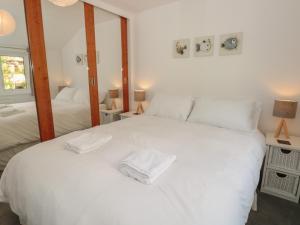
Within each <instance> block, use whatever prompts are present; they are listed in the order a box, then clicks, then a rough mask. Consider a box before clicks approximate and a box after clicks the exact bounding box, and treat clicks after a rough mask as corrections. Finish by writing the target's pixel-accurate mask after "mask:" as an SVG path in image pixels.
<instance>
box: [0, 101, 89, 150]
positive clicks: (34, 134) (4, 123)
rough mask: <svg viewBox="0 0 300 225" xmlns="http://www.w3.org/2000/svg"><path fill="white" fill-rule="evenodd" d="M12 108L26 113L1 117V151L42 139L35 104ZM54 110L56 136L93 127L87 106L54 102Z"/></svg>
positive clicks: (19, 105)
mask: <svg viewBox="0 0 300 225" xmlns="http://www.w3.org/2000/svg"><path fill="white" fill-rule="evenodd" d="M12 106H13V107H14V108H16V109H18V110H22V111H24V112H23V113H19V114H16V115H12V116H9V117H0V151H1V150H4V149H7V148H10V147H14V146H17V145H20V144H25V143H29V142H33V141H37V140H39V138H40V135H39V129H38V122H37V113H36V107H35V102H26V103H18V104H13V105H12ZM52 110H53V117H54V128H55V135H56V136H61V135H63V134H66V133H69V132H72V131H75V130H80V129H86V128H88V127H91V116H90V109H89V107H88V106H87V105H82V104H75V103H68V102H60V101H56V100H53V101H52Z"/></svg>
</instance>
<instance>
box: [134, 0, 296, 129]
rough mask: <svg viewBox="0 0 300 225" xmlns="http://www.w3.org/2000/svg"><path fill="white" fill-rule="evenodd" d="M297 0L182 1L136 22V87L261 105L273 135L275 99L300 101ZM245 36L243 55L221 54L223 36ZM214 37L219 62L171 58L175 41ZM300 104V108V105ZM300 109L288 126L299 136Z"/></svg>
mask: <svg viewBox="0 0 300 225" xmlns="http://www.w3.org/2000/svg"><path fill="white" fill-rule="evenodd" d="M299 8H300V2H299V1H298V0H287V1H282V0H264V1H260V0H223V1H219V0H181V1H178V2H176V3H173V4H169V5H166V6H162V7H159V8H155V9H152V10H148V11H144V12H142V13H140V14H138V15H137V16H136V18H135V24H134V26H135V37H134V40H135V47H134V49H135V52H134V62H135V63H134V65H135V68H134V71H135V72H134V77H135V87H136V88H144V89H147V90H148V91H147V92H148V93H150V95H151V94H152V93H153V92H156V91H165V92H173V93H177V94H192V95H194V96H201V95H208V96H229V97H230V96H246V97H255V98H257V99H259V100H260V101H262V102H263V104H264V108H263V114H262V120H261V127H262V128H263V130H268V131H272V130H274V128H275V126H276V123H277V119H276V118H273V117H272V107H273V101H274V99H275V98H285V99H286V98H287V99H295V100H298V101H300V65H299V59H300V45H299V40H300V27H299V21H300V14H299ZM232 32H244V46H243V54H242V55H237V56H219V55H218V46H219V45H220V43H219V35H221V34H224V33H225V34H226V33H232ZM203 35H215V54H214V56H213V57H204V58H193V57H191V58H188V59H173V58H172V43H173V40H176V39H181V38H190V39H191V40H192V39H193V38H194V37H197V36H203ZM299 105H300V104H299ZM299 125H300V110H298V116H297V119H296V120H292V121H289V127H290V130H291V133H294V134H300V126H299Z"/></svg>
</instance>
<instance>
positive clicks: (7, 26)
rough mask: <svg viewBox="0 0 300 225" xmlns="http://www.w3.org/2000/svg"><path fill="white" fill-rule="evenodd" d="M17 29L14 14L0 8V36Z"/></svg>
mask: <svg viewBox="0 0 300 225" xmlns="http://www.w3.org/2000/svg"><path fill="white" fill-rule="evenodd" d="M15 29H16V21H15V19H14V18H13V17H12V15H11V14H10V13H9V12H7V11H5V10H0V36H5V35H9V34H11V33H13V32H14V31H15Z"/></svg>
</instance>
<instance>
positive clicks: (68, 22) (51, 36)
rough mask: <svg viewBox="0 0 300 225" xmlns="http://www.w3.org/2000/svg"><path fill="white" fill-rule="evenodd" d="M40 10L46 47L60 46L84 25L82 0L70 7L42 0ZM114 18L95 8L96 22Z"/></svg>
mask: <svg viewBox="0 0 300 225" xmlns="http://www.w3.org/2000/svg"><path fill="white" fill-rule="evenodd" d="M42 12H43V24H44V31H45V43H46V48H50V49H60V48H62V47H63V46H64V45H65V44H66V43H67V42H68V41H69V40H71V39H72V38H73V37H74V35H75V34H76V33H77V32H78V31H80V30H81V29H83V28H84V27H85V25H84V6H83V3H82V2H78V3H76V4H75V5H73V6H70V7H58V6H55V5H53V4H52V3H50V2H49V1H48V0H42ZM115 18H118V16H116V15H114V14H112V13H109V12H107V11H104V10H102V9H99V8H97V9H96V10H95V23H96V24H98V23H102V22H105V21H109V20H112V19H115Z"/></svg>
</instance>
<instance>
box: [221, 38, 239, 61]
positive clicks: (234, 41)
mask: <svg viewBox="0 0 300 225" xmlns="http://www.w3.org/2000/svg"><path fill="white" fill-rule="evenodd" d="M220 43H221V44H220V55H221V56H223V55H238V54H241V53H242V47H243V33H233V34H224V35H221V36H220Z"/></svg>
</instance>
